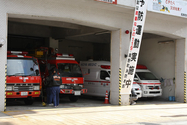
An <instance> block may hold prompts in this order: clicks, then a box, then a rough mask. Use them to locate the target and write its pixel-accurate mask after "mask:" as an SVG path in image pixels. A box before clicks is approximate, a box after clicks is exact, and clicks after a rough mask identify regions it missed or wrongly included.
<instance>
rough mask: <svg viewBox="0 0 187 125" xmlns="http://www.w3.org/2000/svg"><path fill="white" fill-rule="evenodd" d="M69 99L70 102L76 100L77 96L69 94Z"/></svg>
mask: <svg viewBox="0 0 187 125" xmlns="http://www.w3.org/2000/svg"><path fill="white" fill-rule="evenodd" d="M69 100H70V101H71V102H76V101H77V100H78V96H69Z"/></svg>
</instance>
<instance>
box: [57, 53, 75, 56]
mask: <svg viewBox="0 0 187 125" xmlns="http://www.w3.org/2000/svg"><path fill="white" fill-rule="evenodd" d="M55 56H56V57H73V54H62V53H56V54H55Z"/></svg>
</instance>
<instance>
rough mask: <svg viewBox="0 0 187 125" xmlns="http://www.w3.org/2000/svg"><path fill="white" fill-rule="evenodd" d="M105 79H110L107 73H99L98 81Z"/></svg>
mask: <svg viewBox="0 0 187 125" xmlns="http://www.w3.org/2000/svg"><path fill="white" fill-rule="evenodd" d="M106 77H110V76H109V74H108V72H106V71H100V79H102V80H105V78H106Z"/></svg>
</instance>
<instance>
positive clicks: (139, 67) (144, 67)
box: [136, 65, 147, 69]
mask: <svg viewBox="0 0 187 125" xmlns="http://www.w3.org/2000/svg"><path fill="white" fill-rule="evenodd" d="M136 69H147V67H146V66H144V65H137V66H136Z"/></svg>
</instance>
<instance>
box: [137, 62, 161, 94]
mask: <svg viewBox="0 0 187 125" xmlns="http://www.w3.org/2000/svg"><path fill="white" fill-rule="evenodd" d="M134 81H136V82H137V83H138V84H139V85H140V86H141V89H142V97H157V96H161V95H162V88H161V83H160V81H159V79H157V78H156V77H155V75H154V74H152V73H151V71H149V70H148V69H147V67H146V66H144V65H137V66H136V74H135V76H134Z"/></svg>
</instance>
